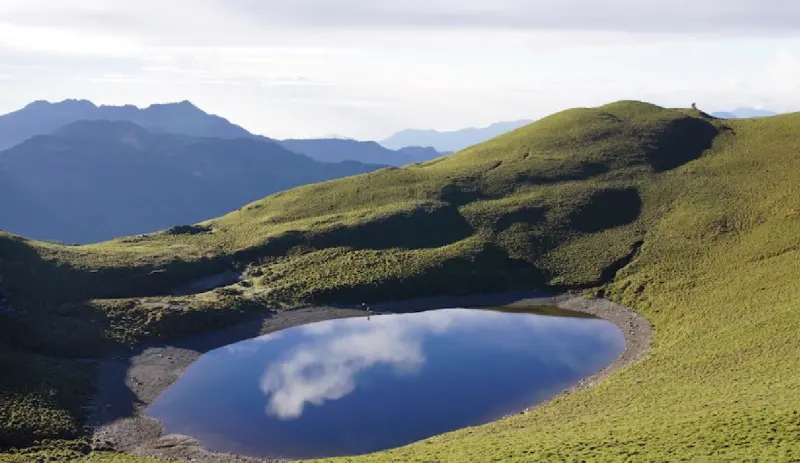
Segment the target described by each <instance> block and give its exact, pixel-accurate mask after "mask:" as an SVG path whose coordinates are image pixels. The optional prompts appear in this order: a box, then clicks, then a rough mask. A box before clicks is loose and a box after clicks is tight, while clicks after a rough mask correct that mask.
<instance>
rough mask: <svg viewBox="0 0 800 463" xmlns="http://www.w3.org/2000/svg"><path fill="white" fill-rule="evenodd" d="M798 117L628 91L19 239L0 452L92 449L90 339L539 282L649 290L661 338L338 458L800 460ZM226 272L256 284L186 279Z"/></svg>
mask: <svg viewBox="0 0 800 463" xmlns="http://www.w3.org/2000/svg"><path fill="white" fill-rule="evenodd" d="M799 132H800V114H787V115H781V116H776V117H772V118H764V119H747V120H720V119H715V118H712V117H710V116H709V115H707V114H704V113H702V112H699V111H695V110H689V109H666V108H661V107H658V106H654V105H649V104H645V103H640V102H632V101H622V102H617V103H612V104H609V105H605V106H602V107H598V108H582V109H573V110H568V111H564V112H561V113H557V114H554V115H552V116H549V117H547V118H544V119H542V120H539V121H537V122H536V123H534V124H531V125H528V126H525V127H523V128H520V129H518V130H515V131H513V132H510V133H508V134H505V135H503V136H500V137H497V138H495V139H492V140H490V141H487V142H485V143H481V144H479V145H477V146H474V147H472V148H469V149H467V150H465V151H462V152H459V153H456V154H454V155H451V156H447V157H444V158H440V159H436V160H434V161H430V162H427V163H423V164H417V165H410V166H405V167H402V168H390V169H383V170H379V171H375V172H371V173H367V174H362V175H358V176H354V177H348V178H345V179H339V180H333V181H329V182H324V183H319V184H313V185H306V186H303V187H299V188H295V189H292V190H289V191H285V192H280V193H276V194H273V195H271V196H269V197H267V198H264V199H262V200H259V201H256V202H254V203H252V204H250V205H248V206H246V207H244V208H242V209H241V210H238V211H236V212H233V213H230V214H228V215H225V216H222V217H219V218H217V219H213V220H209V221H206V222H202V223H199V224H197V225H195V226H193V227H186V228H183V229H180V230H173V231H171V232H164V233H157V234H152V235H149V236H146V237H132V238H121V239H118V240H114V241H110V242H105V243H100V244H95V245H90V246H80V247H64V246H57V245H52V244H46V243H41V242H35V241H30V240H26V239H23V238H20V237H16V236H12V235H0V275H2V276H3V278H4V279H5V283H4V287H5V292H6V294H7V297H8V301H9V303H10V304H11V305H12V306H13V307H14V308H15V309H16V311H17V313H16V315H0V317H2V320H3V323H1V324H0V335H1V336H0V340H1V341H0V367H2V371H4V372H14V374H11V375H2V376H0V401H2V404H3V406H2V407H0V448H3V447H5V448H8V447H11V446H31V445H33V447H29V448H28V449H26V450H24V451H22V452H21V453H16V454H8V461H11V462H18V461H29V460H25V458H28V459H30V458H34V457H43V456H54V457H59V458H65V457H69V456H73V457H75V456H84V455H85V454H86V453H87V452H88V450H87V449H86V447H85V446H84V447H81V444H80V436H81V425H82V423H83V421H82V419H83V412H82V405H83V404H84V403H85V401H86V394H87V393H86V390H87V389H91V388H90V386H89V385H90V384H91V381H92V369H91V368H90V366H88V365H87V364H86V363H85V362H83V361H82V359H83V358H84V357H86V356H88V355H99V354H98V353H99V352H103V351H104V350H105V349H107V348H110V347H113V346H118V345H123V346H125V345H131V344H134V343H136V342H139V341H142V340H145V339H153V338H156V339H170V338H174V337H179V336H182V335H185V334H187V333H192V332H198V331H204V330H208V329H211V328H213V327H220V326H223V325H227V324H231V323H234V322H236V321H239V320H242V319H246V318H248V317H252V316H254V314H261V313H264V312H265V311H266V310H268V309H274V308H280V307H287V306H293V305H296V304H299V303H348V302H361V301H382V300H397V299H407V298H412V297H420V296H426V295H435V294H468V293H476V292H484V291H502V290H511V289H522V288H525V289H531V288H536V289H544V290H551V291H565V290H572V291H580V292H582V293H583V294H586V295H594V296H603V297H606V298H608V299H611V300H614V301H617V302H619V303H622V304H624V305H627V306H629V307H632V308H633V309H635V310H636V311H638V312H640V313H641V314H643V315H644V316H645V317H647V319H648V320H649V321H650V322H651V324H652V325H653V326H654V328H655V339H654V344H653V347H652V348H651V350H650V351H649V353H648V354H647V355H646V357H645V358H644V359H643V360H641V361H640V362H638V363H636V364H633V365H632V366H629V367H627V368H626V369H624V370H622V371H620V372H618V373H615V374H614V375H612V376H611V377H609V378H607V379H606V380H604V381H602V382H601V383H599V384H596V385H595V386H594V387H592V388H590V389H587V390H584V391H580V392H577V393H575V394H571V395H567V396H564V397H562V398H559V399H557V400H555V401H553V402H551V403H549V404H547V405H546V406H543V407H539V408H536V409H534V410H532V411H530V412H527V413H525V414H520V415H515V416H513V417H508V418H505V419H503V420H500V421H497V422H494V423H491V424H488V425H484V426H479V427H474V428H468V429H463V430H459V431H455V432H452V433H448V434H445V435H442V436H437V437H435V438H431V439H427V440H425V441H423V442H420V443H416V444H412V445H410V446H406V447H402V448H399V449H394V450H389V451H386V452H379V453H377V454H373V455H366V456H361V457H353V458H346V459H340V460H336V461H349V462H357V461H359V462H360V461H409V462H422V461H441V462H473V461H509V462H528V461H573V460H574V461H580V460H587V461H588V460H595V461H618V460H627V461H680V460H693V461H741V460H744V459H749V460H760V461H792V460H796V459H797V457H798V455H800V440H798V429H800V415H798V413H799V412H798V410H800V375H797V373H796V372H797V370H798V368H800V343H797V342H796V337H797V332H798V331H800V305H798V301H800V286H798V285H797V284H796V282H797V279H798V277H800V241H798V236H800V190H799V188H800V183H798V182H797V179H796V172H798V171H800V156H798V154H797V153H799V152H800V137H798V136H797V133H799ZM226 270H236V271H243V272H244V273H243V275H244V281H243V282H241V283H238V284H235V285H233V286H231V287H228V288H224V290H215V291H211V292H207V293H201V294H195V295H188V296H170V295H169V294H170V291H171V289H172V288H175V287H177V286H180V285H183V284H186V283H187V282H190V281H193V280H195V279H197V278H199V277H204V276H208V275H214V274H217V273H219V272H222V271H226ZM175 307H179V308H180V310H177V309H175ZM56 328H57V329H56ZM42 439H61V440H46V441H45V440H42ZM86 461H90V462H103V463H108V462H115V463H121V462H136V461H145V460H140V459H138V458H137V457H133V456H127V455H116V454H103V453H100V452H92V453H91V454H90V455H89V456H88V457H86ZM148 461H149V460H148Z"/></svg>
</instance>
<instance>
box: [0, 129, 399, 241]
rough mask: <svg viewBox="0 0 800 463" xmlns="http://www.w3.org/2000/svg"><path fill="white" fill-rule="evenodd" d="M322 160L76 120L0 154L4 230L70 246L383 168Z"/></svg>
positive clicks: (241, 141) (238, 142) (267, 146)
mask: <svg viewBox="0 0 800 463" xmlns="http://www.w3.org/2000/svg"><path fill="white" fill-rule="evenodd" d="M383 167H385V165H377V164H376V165H367V164H363V163H358V162H355V161H353V162H346V163H320V162H318V161H315V160H313V159H312V158H310V157H308V156H305V155H303V154H297V153H294V152H291V151H288V150H286V149H284V148H283V147H281V146H280V145H278V144H276V143H274V142H272V141H269V140H259V139H255V138H235V139H223V138H212V137H192V136H188V135H179V134H158V133H152V132H150V131H148V130H146V129H144V128H142V127H140V126H138V125H136V124H134V123H132V122H128V121H104V120H101V121H86V120H83V121H77V122H73V123H71V124H68V125H66V126H64V127H62V128H60V129H58V130H57V131H55V132H54V133H53V134H50V135H37V136H35V137H33V138H30V139H28V140H26V141H25V142H23V143H21V144H18V145H16V146H14V147H12V148H10V149H8V150H5V151H2V152H0V172H2V173H3V175H4V176H5V177H7V178H14V182H10V181H8V182H6V184H5V186H0V191H2V195H3V197H6V198H14V201H13V202H6V203H5V205H4V206H2V207H0V209H2V214H0V228H3V229H6V230H8V231H11V232H16V233H19V234H22V235H25V236H30V237H33V238H38V239H48V240H58V241H64V242H70V243H87V242H94V241H102V240H107V239H111V238H114V237H117V236H124V235H131V234H140V233H147V232H155V231H158V230H162V229H166V228H169V227H171V226H176V225H182V224H190V223H195V222H199V221H202V220H205V219H209V218H212V217H214V216H217V215H220V214H222V213H225V212H228V211H231V210H234V209H236V208H238V207H241V206H243V205H244V204H246V203H249V202H251V201H253V200H255V199H258V198H260V197H263V196H265V195H268V194H270V193H274V192H276V191H280V190H284V189H286V188H291V187H294V186H299V185H303V184H306V183H312V182H316V181H324V180H330V179H332V178H337V177H342V176H347V175H353V174H360V173H364V172H367V171H370V170H375V169H379V168H383Z"/></svg>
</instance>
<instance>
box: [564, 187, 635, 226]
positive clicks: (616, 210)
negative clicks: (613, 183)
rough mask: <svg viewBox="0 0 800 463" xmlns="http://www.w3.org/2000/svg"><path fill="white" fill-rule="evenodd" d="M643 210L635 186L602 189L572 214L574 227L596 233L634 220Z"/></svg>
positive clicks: (571, 222)
mask: <svg viewBox="0 0 800 463" xmlns="http://www.w3.org/2000/svg"><path fill="white" fill-rule="evenodd" d="M641 212H642V199H641V197H640V196H639V192H638V191H637V190H636V189H635V188H626V189H614V190H600V191H596V192H594V193H592V195H591V196H590V197H589V199H588V201H587V202H586V203H584V204H583V205H581V206H580V207H579V208H578V209H577V210H576V211H575V212H573V213H572V214H571V215H570V218H569V221H570V225H571V226H572V228H574V229H576V230H578V231H581V232H584V233H595V232H599V231H602V230H607V229H609V228H615V227H619V226H622V225H627V224H629V223H632V222H634V221H635V220H636V219H637V218H638V217H639V214H641Z"/></svg>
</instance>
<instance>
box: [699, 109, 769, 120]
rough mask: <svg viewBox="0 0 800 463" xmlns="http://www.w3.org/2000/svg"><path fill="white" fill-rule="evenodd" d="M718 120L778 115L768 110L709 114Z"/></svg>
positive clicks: (740, 110) (742, 110)
mask: <svg viewBox="0 0 800 463" xmlns="http://www.w3.org/2000/svg"><path fill="white" fill-rule="evenodd" d="M711 115H712V116H714V117H716V118H718V119H749V118H753V117H769V116H777V115H778V113H776V112H775V111H770V110H768V109H753V108H738V109H735V110H733V111H718V112H715V113H711Z"/></svg>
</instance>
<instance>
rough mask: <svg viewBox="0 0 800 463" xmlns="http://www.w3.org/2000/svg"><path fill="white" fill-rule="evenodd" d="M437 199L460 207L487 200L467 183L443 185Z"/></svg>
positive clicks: (478, 189)
mask: <svg viewBox="0 0 800 463" xmlns="http://www.w3.org/2000/svg"><path fill="white" fill-rule="evenodd" d="M439 199H440V200H441V201H444V202H446V203H449V204H452V205H453V206H456V207H460V206H464V205H467V204H469V203H472V202H475V201H480V200H482V199H489V196H487V195H486V194H484V193H483V192H482V191H481V190H480V188H478V187H477V186H475V185H470V184H469V183H465V184H461V183H450V184H448V185H445V186H444V187H443V188H442V190H441V192H439Z"/></svg>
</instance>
